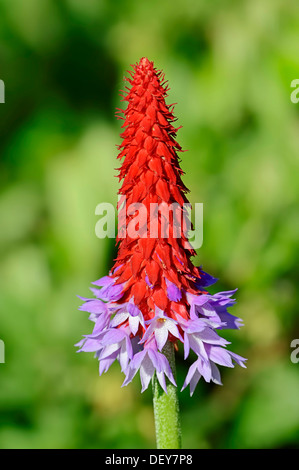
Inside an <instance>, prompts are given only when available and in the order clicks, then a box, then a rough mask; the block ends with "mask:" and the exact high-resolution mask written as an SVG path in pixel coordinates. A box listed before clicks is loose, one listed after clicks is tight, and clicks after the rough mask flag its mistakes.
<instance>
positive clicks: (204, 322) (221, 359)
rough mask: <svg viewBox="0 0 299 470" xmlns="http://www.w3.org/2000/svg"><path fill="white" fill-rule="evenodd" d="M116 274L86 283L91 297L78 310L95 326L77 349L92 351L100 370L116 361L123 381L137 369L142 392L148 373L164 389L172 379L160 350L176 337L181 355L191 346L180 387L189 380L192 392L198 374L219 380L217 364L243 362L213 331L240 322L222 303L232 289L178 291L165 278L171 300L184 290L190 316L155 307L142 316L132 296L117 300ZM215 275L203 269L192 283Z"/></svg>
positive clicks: (119, 295) (204, 282) (207, 280)
mask: <svg viewBox="0 0 299 470" xmlns="http://www.w3.org/2000/svg"><path fill="white" fill-rule="evenodd" d="M116 280H117V277H112V276H105V277H103V278H101V279H99V280H98V281H96V282H94V283H93V284H94V285H96V286H97V287H100V289H98V288H91V290H92V292H93V294H94V296H95V298H93V299H87V298H82V300H84V304H83V305H82V306H81V307H80V310H83V311H86V312H89V313H90V317H89V319H90V320H92V321H93V322H94V323H95V325H94V329H93V331H92V333H91V334H89V335H86V336H85V337H84V338H83V339H82V340H81V341H80V342H79V343H77V344H76V346H78V347H79V348H80V349H79V351H78V352H80V351H85V352H94V353H95V357H97V358H98V360H99V372H100V375H101V374H102V373H103V372H106V371H107V370H108V369H109V367H110V366H111V364H112V363H113V362H114V361H115V360H117V361H118V362H119V363H120V366H121V370H122V372H123V373H124V374H125V380H124V382H123V385H127V384H128V383H130V382H131V381H132V379H133V378H134V377H135V375H136V374H137V372H138V371H140V379H141V383H142V392H143V391H144V390H145V389H147V387H148V385H149V383H150V380H151V378H152V377H153V375H154V374H156V376H157V378H158V380H159V383H160V384H161V387H162V388H163V389H164V391H165V392H166V393H167V388H166V379H165V376H166V377H167V378H168V379H169V380H170V381H171V382H172V383H173V384H174V385H176V383H175V380H174V377H173V374H172V371H171V368H170V365H169V362H168V360H167V358H166V357H165V355H164V354H162V349H163V347H164V346H165V343H166V341H167V340H168V339H169V338H171V339H172V340H173V341H174V340H175V341H180V342H182V343H183V344H184V357H185V359H187V357H188V356H189V353H190V349H191V350H192V351H193V352H194V353H195V355H196V356H197V359H196V360H195V362H194V363H193V364H192V365H191V367H190V368H189V370H188V373H187V376H186V379H185V382H184V384H183V387H182V390H183V389H184V388H185V387H187V386H188V385H190V394H191V395H192V394H193V392H194V390H195V387H196V385H197V383H198V381H199V379H200V378H201V377H203V378H204V380H205V381H207V382H210V381H212V382H214V383H216V384H219V385H221V378H220V372H219V369H218V366H219V365H221V366H226V367H234V363H233V361H234V362H235V363H237V364H239V365H240V366H242V367H246V366H245V364H244V362H245V361H246V359H244V358H243V357H241V356H239V355H237V354H235V353H232V352H231V351H228V350H227V349H226V346H227V345H228V344H229V342H228V341H226V340H225V339H223V338H221V337H220V336H219V335H218V330H222V329H228V328H230V329H239V328H240V326H242V321H241V320H240V319H239V318H237V317H235V316H233V315H231V314H230V313H229V312H228V311H227V308H228V307H231V306H232V305H233V304H234V303H235V300H234V299H232V298H231V297H232V295H233V294H234V292H235V290H234V291H227V292H218V293H217V294H214V295H210V294H202V293H199V295H195V294H190V293H188V292H182V291H180V289H178V287H176V286H175V285H174V284H172V283H171V282H170V281H167V295H168V298H169V300H171V301H174V302H176V301H179V300H180V299H181V298H182V295H183V294H184V295H185V297H186V299H187V302H188V304H189V306H190V318H188V319H185V318H183V317H181V316H180V315H178V314H176V315H175V319H174V318H170V317H169V316H167V314H166V313H165V312H164V311H162V310H161V309H160V308H158V307H156V310H155V316H154V318H152V319H150V320H145V319H144V317H143V314H142V312H141V311H140V310H139V308H138V307H137V306H136V305H135V304H134V300H133V299H132V298H131V299H130V301H128V302H124V303H119V302H118V301H119V300H120V299H121V298H122V295H123V285H122V284H116ZM216 281H217V279H215V278H213V277H212V276H210V275H209V274H207V273H204V272H203V275H202V277H201V278H200V280H198V282H197V284H196V287H197V288H198V289H199V290H200V289H203V288H206V287H208V286H210V285H212V284H214V283H215V282H216Z"/></svg>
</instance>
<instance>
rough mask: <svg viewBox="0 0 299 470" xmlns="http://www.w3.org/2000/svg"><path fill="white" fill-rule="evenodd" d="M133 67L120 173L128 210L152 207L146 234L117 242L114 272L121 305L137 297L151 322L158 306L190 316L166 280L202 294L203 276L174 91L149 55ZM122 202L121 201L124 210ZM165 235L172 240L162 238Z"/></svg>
mask: <svg viewBox="0 0 299 470" xmlns="http://www.w3.org/2000/svg"><path fill="white" fill-rule="evenodd" d="M133 69H134V73H132V74H131V77H132V78H126V80H127V81H128V82H129V83H130V85H131V88H130V89H129V91H128V92H127V93H126V94H125V95H124V97H123V100H124V101H127V102H128V106H127V108H126V110H124V111H123V110H119V112H120V113H123V114H124V124H123V126H122V127H123V128H125V130H124V132H123V133H122V134H121V137H122V138H123V142H122V144H121V145H120V146H119V148H120V153H119V156H118V158H119V159H124V160H123V163H122V166H121V168H120V170H119V179H120V180H123V183H122V186H121V189H120V191H119V193H120V194H121V195H122V196H123V197H125V204H126V207H128V206H129V205H130V204H132V203H133V204H138V203H141V204H143V205H144V207H145V208H146V211H147V225H146V228H145V232H144V234H145V235H146V236H145V237H144V238H143V237H140V236H139V237H135V238H131V237H130V236H129V235H128V233H126V236H125V238H118V239H117V241H118V243H119V249H118V256H117V259H116V262H115V265H114V268H113V269H112V272H114V273H115V274H114V275H115V276H117V277H118V280H117V283H125V285H124V288H123V289H124V296H123V298H122V299H121V300H119V302H127V301H128V300H129V299H130V298H131V297H133V298H134V303H135V305H137V306H138V307H139V308H140V310H141V311H142V313H143V315H144V318H145V320H148V319H149V318H153V317H154V315H155V306H157V307H158V308H160V309H161V310H163V311H164V312H165V313H166V314H167V315H168V316H170V317H173V315H175V313H179V314H180V315H181V316H183V317H185V318H187V317H188V311H187V301H186V298H184V295H183V296H182V298H181V300H180V301H178V302H173V301H171V300H169V298H168V296H167V281H166V279H168V280H169V281H170V282H172V283H173V284H175V285H176V286H177V287H178V288H179V289H180V290H181V289H182V290H183V292H184V291H187V292H191V293H198V289H195V288H194V281H195V280H196V279H198V278H200V272H199V270H198V268H196V267H195V266H194V265H193V264H192V262H191V260H190V258H191V256H194V255H195V252H194V250H193V249H192V248H191V246H190V245H189V243H188V241H187V239H186V236H185V234H184V233H183V217H184V216H186V214H185V213H184V209H183V207H184V206H183V205H184V204H186V203H188V199H187V198H186V192H187V188H186V187H185V186H184V183H183V182H182V179H181V175H182V173H183V171H182V169H181V168H180V164H179V158H178V155H177V151H181V150H182V149H181V147H180V145H179V144H178V143H177V142H176V140H175V137H176V133H177V131H178V128H175V127H174V126H173V124H172V123H173V122H174V121H175V120H176V119H175V117H174V115H173V111H172V105H167V104H166V103H165V97H166V96H167V91H168V87H167V85H166V84H165V82H164V83H162V82H163V81H164V74H163V73H162V72H161V71H158V70H156V69H155V68H154V65H153V62H150V61H149V60H148V59H147V58H145V57H143V58H142V59H141V60H140V62H139V64H137V65H135V66H133ZM122 203H123V199H122V198H121V199H120V201H119V208H120V206H121V205H122ZM173 203H177V208H176V211H175V212H174V213H173V212H172V211H169V212H168V211H166V212H165V214H168V213H169V226H168V228H169V230H168V232H169V233H168V234H167V233H166V232H164V226H163V223H165V220H164V217H163V207H164V208H166V207H170V205H171V204H173ZM151 204H158V205H160V204H162V206H160V207H162V209H161V211H160V213H158V214H157V213H156V214H155V215H154V217H155V216H156V217H157V226H158V234H159V236H158V237H157V238H151V236H150V232H149V227H150V223H151V220H150V218H151V217H153V212H151ZM152 207H153V206H152ZM125 212H126V211H125ZM134 216H135V214H131V215H128V214H127V213H126V214H125V217H124V218H125V220H123V221H122V225H123V224H125V226H126V227H128V225H129V224H130V222H131V221H132V219H133V217H134ZM176 220H179V221H180V227H181V230H180V234H179V237H178V236H177V233H174V230H175V229H174V222H175V221H176ZM146 229H147V230H146ZM141 233H142V232H141ZM162 234H166V235H168V236H164V237H162V236H161V235H162ZM116 268H118V269H117V270H116V271H115V269H116ZM203 292H204V291H203Z"/></svg>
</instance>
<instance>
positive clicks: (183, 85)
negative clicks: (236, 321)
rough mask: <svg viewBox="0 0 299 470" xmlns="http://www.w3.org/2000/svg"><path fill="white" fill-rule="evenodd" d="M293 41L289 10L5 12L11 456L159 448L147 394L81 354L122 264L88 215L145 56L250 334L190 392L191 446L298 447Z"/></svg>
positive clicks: (188, 0)
mask: <svg viewBox="0 0 299 470" xmlns="http://www.w3.org/2000/svg"><path fill="white" fill-rule="evenodd" d="M298 33H299V10H298V2H297V1H296V0H294V1H292V0H246V1H234V0H227V1H218V0H217V1H214V2H207V1H205V0H197V1H195V0H176V1H170V0H163V1H161V0H151V1H148V0H145V1H142V2H141V1H137V0H114V1H108V0H84V1H80V0H57V1H51V0H43V1H40V0H26V2H25V1H23V0H1V1H0V78H1V79H2V80H4V82H5V85H6V103H5V104H1V105H0V136H1V138H0V158H1V163H0V168H1V175H0V182H1V192H0V221H1V230H0V242H1V246H0V257H1V265H0V279H1V282H0V338H1V339H2V340H4V342H5V347H6V351H5V352H6V363H5V364H0V447H1V448H16V447H17V448H19V447H20V448H82V447H83V448H153V447H154V446H155V439H154V427H153V414H152V402H151V400H152V396H151V391H150V390H148V391H146V392H145V393H144V394H142V395H141V394H140V384H139V379H137V378H136V379H135V381H134V383H133V384H131V385H129V386H128V387H126V388H123V389H121V388H120V386H121V383H122V380H123V376H122V374H121V372H120V370H119V367H118V365H115V367H112V369H111V370H110V371H109V373H107V374H106V375H104V376H102V377H101V378H99V376H98V364H97V361H96V360H94V359H93V356H92V354H79V355H77V354H76V353H75V348H74V346H73V345H74V343H75V342H77V341H78V340H79V339H80V338H81V335H82V334H85V333H88V332H89V331H91V326H92V325H91V323H90V322H89V321H88V319H87V314H85V313H83V312H79V311H78V310H77V307H78V306H79V304H80V301H79V299H78V298H77V297H76V295H77V294H80V295H83V296H84V295H87V294H88V287H89V285H90V282H91V281H94V280H95V279H98V278H99V277H100V276H102V275H105V274H106V273H107V271H108V270H109V268H110V267H111V263H112V259H113V257H114V254H115V252H114V240H107V239H105V240H99V239H97V238H96V236H95V232H94V227H95V223H96V221H97V219H98V217H97V216H95V213H94V211H95V207H96V205H97V204H98V203H100V202H103V201H107V202H112V203H114V204H115V202H116V192H117V188H118V182H117V179H116V178H114V175H115V174H116V171H115V167H116V166H117V162H116V155H117V149H116V146H115V145H116V144H119V143H120V138H119V132H120V125H121V122H120V121H117V120H116V118H115V116H114V112H115V107H119V106H120V97H119V95H118V92H119V89H121V88H122V87H123V80H122V79H123V76H124V74H125V71H126V70H127V69H128V67H129V64H131V63H135V62H136V61H138V60H139V59H140V57H142V56H147V57H149V59H150V60H153V61H154V62H155V65H156V66H157V67H158V68H162V69H163V70H164V72H165V74H166V78H167V79H168V80H169V84H170V87H171V90H170V93H169V100H168V103H173V102H177V103H178V104H177V105H176V108H175V114H176V115H177V116H178V119H179V120H178V124H179V125H183V129H181V130H180V131H179V134H178V140H179V142H180V143H181V145H182V146H183V148H185V149H188V150H189V151H188V152H186V153H183V154H182V168H183V170H184V171H185V172H186V174H185V176H184V182H185V184H186V185H187V187H189V188H190V190H191V193H190V200H191V202H193V203H194V202H203V203H204V243H203V246H202V248H201V249H200V250H198V256H197V259H196V262H198V263H200V264H203V267H204V269H206V270H207V271H208V272H210V273H211V274H213V275H214V276H216V277H219V279H220V281H219V282H218V286H217V288H218V289H230V288H235V287H236V286H237V287H238V288H239V291H238V294H237V300H238V303H237V305H236V307H234V314H235V315H238V316H240V317H241V318H243V319H244V321H245V326H244V327H243V329H241V330H240V331H239V332H231V333H230V334H227V335H226V337H227V339H229V340H230V341H232V346H231V348H232V350H233V351H235V352H237V353H239V354H241V355H243V356H245V357H248V368H247V369H241V368H239V367H236V368H235V369H234V370H232V369H228V370H223V371H222V377H223V383H224V386H223V387H219V386H216V385H215V386H214V385H211V384H206V383H205V382H201V383H200V385H199V386H198V388H197V391H196V393H195V394H194V396H193V398H192V399H190V397H189V392H188V391H187V390H185V391H184V392H182V393H181V394H180V404H181V414H182V430H183V446H184V447H185V448H243V447H245V448H256V447H258V448H281V447H283V448H285V447H286V448H289V447H291V448H293V447H297V448H298V442H299V399H298V396H299V394H298V391H299V363H298V364H294V363H292V362H291V360H290V353H291V348H290V343H291V341H292V339H294V338H299V321H298V300H299V296H298V292H297V290H298V289H297V283H298V279H299V277H298V261H299V249H298V238H299V217H298V202H299V190H298V182H299V181H298V170H299V160H298V148H299V132H298V129H299V104H297V105H296V104H294V103H292V102H291V101H290V93H291V91H292V90H291V88H290V83H291V81H292V80H293V79H296V78H299V58H298V57H299V56H298V50H299V47H298V46H299V39H298ZM186 370H187V364H186V363H184V361H183V359H182V355H181V354H180V355H179V358H178V383H179V386H181V385H182V383H183V377H184V374H185V373H186Z"/></svg>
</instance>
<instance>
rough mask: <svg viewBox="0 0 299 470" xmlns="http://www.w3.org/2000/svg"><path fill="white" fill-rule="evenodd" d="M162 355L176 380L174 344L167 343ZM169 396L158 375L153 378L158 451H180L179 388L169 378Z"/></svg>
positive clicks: (167, 381)
mask: <svg viewBox="0 0 299 470" xmlns="http://www.w3.org/2000/svg"><path fill="white" fill-rule="evenodd" d="M162 353H163V354H164V355H165V356H166V358H167V359H168V362H169V365H170V367H171V370H172V373H173V376H174V378H175V357H174V347H173V343H171V342H170V341H167V343H166V344H165V346H164V348H163V350H162ZM166 383H167V394H166V393H165V392H164V390H163V389H162V387H161V385H160V384H159V381H158V379H157V376H156V374H155V375H154V377H153V394H154V416H155V428H156V440H157V449H180V448H181V426H180V414H179V400H178V394H177V387H175V386H174V385H173V384H172V383H171V382H170V381H169V380H168V379H167V378H166Z"/></svg>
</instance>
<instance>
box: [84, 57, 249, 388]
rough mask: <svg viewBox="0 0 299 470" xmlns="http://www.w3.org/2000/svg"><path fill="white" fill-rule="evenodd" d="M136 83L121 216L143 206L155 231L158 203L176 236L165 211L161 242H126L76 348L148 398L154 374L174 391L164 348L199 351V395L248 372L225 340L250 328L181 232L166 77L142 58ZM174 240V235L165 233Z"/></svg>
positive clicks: (88, 304)
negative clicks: (136, 380) (233, 371)
mask: <svg viewBox="0 0 299 470" xmlns="http://www.w3.org/2000/svg"><path fill="white" fill-rule="evenodd" d="M130 75H131V78H126V80H127V81H128V82H129V84H130V85H131V87H130V89H129V91H128V92H127V93H126V94H125V95H124V101H127V102H128V106H127V109H126V110H125V111H123V110H120V112H121V113H124V118H123V119H124V124H123V126H122V127H123V128H124V129H125V130H124V132H123V133H122V134H121V137H122V139H123V142H122V144H121V145H120V146H119V149H120V153H119V156H118V158H119V159H120V160H121V159H124V160H123V163H122V165H121V168H120V171H119V179H120V180H123V183H122V187H121V189H120V191H119V192H120V195H121V197H120V201H119V209H120V208H121V206H122V205H124V204H125V205H126V207H128V206H129V205H131V204H137V205H138V204H142V205H143V207H145V208H146V209H147V219H146V221H145V222H148V224H147V226H149V225H150V216H151V215H152V214H151V210H150V207H151V204H153V203H155V204H156V205H157V204H159V206H160V205H162V207H163V205H164V207H169V206H170V205H171V204H173V203H177V205H176V207H177V212H176V213H175V211H173V212H170V222H169V233H166V236H161V234H162V232H163V230H164V229H165V227H163V213H159V214H158V215H157V219H156V221H157V222H158V228H159V230H158V236H157V237H151V236H150V234H149V233H147V232H146V233H143V232H142V231H141V232H140V231H139V236H135V237H134V236H130V235H132V233H130V234H128V233H127V232H126V234H125V236H122V237H120V235H119V237H118V239H117V242H118V255H117V258H116V260H115V263H114V266H113V267H112V269H111V271H110V273H109V275H108V276H105V277H103V278H101V279H99V280H98V281H95V282H94V283H93V284H94V285H95V286H96V288H92V289H91V290H92V292H93V294H94V296H95V298H94V299H83V300H84V301H85V302H84V304H83V305H82V306H81V307H80V308H81V310H83V311H87V312H89V313H90V320H92V321H93V322H94V323H95V326H94V329H93V332H92V333H91V334H89V335H86V336H85V337H84V339H83V340H82V341H80V343H78V345H77V346H79V347H80V349H79V351H86V352H89V351H92V352H94V353H95V356H96V357H97V358H98V360H99V364H100V366H99V367H100V374H102V373H103V372H106V371H107V370H108V369H109V367H110V366H111V364H112V363H113V362H114V361H115V360H117V361H118V362H119V363H120V366H121V370H122V372H124V374H125V380H124V384H123V385H127V384H128V383H129V382H131V380H132V379H133V377H134V376H135V375H136V373H137V372H138V371H140V378H141V383H142V391H143V390H145V389H146V388H147V387H148V385H149V382H150V380H151V378H152V377H153V375H154V374H156V375H157V378H158V380H159V382H160V384H161V386H162V388H163V389H164V390H165V391H166V381H165V376H166V377H167V378H168V379H169V380H170V381H171V382H172V383H174V384H175V380H174V377H173V375H172V371H171V368H170V365H169V362H168V360H167V358H166V357H165V355H164V354H163V353H162V349H163V347H164V345H165V344H166V342H167V341H171V342H173V343H174V344H175V345H177V343H178V342H181V343H183V344H184V355H185V359H186V358H187V357H188V356H189V353H190V350H193V352H194V353H195V355H194V356H195V359H196V357H197V359H196V360H195V362H193V363H192V364H191V367H190V368H189V371H188V373H187V376H186V380H185V382H184V384H183V388H185V387H186V386H187V385H190V392H191V394H193V392H194V389H195V387H196V385H197V383H198V381H199V379H200V378H201V377H203V378H204V379H205V380H206V381H207V382H210V381H213V382H215V383H217V384H221V380H220V373H219V369H218V365H221V366H226V367H234V365H233V361H234V362H236V363H237V364H239V365H241V366H243V367H245V366H244V361H245V359H244V358H243V357H241V356H238V355H237V354H234V353H232V352H230V351H228V350H227V349H226V346H227V344H228V342H227V341H226V340H224V339H223V338H221V337H220V336H219V334H218V333H220V330H222V329H225V328H233V329H238V328H239V327H240V326H241V324H242V322H241V320H240V319H239V318H237V317H235V316H233V315H231V314H230V313H229V312H228V311H227V308H228V307H231V306H232V305H233V304H234V302H235V301H234V300H233V299H232V298H231V297H232V295H233V294H234V292H235V291H229V292H219V293H217V294H214V295H211V294H209V293H208V291H207V290H206V289H207V287H209V286H210V285H211V284H214V283H215V282H216V281H217V279H215V278H213V277H212V276H210V275H209V274H207V273H205V272H204V271H203V270H202V269H201V268H198V267H195V266H194V265H193V264H192V262H191V257H192V256H194V255H195V251H194V250H193V249H192V247H191V245H190V244H189V243H188V240H187V238H186V236H185V234H184V231H183V230H181V232H182V233H180V236H177V234H176V233H174V231H175V221H176V220H177V217H179V218H181V217H183V216H184V209H183V205H184V204H185V203H188V200H187V198H186V192H187V189H186V187H185V186H184V184H183V182H182V180H181V175H182V173H183V171H182V170H181V168H180V165H179V159H178V156H177V151H181V147H180V145H179V144H178V143H177V142H176V140H175V136H176V132H177V130H178V129H176V128H175V127H174V126H173V125H172V123H173V122H174V121H175V118H174V115H173V113H172V107H171V106H169V105H167V104H166V103H165V97H166V96H167V90H168V88H167V86H166V85H165V83H162V82H163V80H164V75H163V74H162V72H161V71H157V70H156V69H155V68H154V65H153V63H152V62H150V61H149V60H148V59H146V58H142V59H141V60H140V62H139V63H138V64H136V65H135V66H133V72H132V73H131V72H130ZM121 217H122V218H123V220H122V221H121V224H122V226H125V227H128V225H129V224H130V222H132V217H133V214H132V213H131V212H129V211H128V212H127V211H126V213H125V215H120V218H121ZM164 235H165V233H164Z"/></svg>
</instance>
